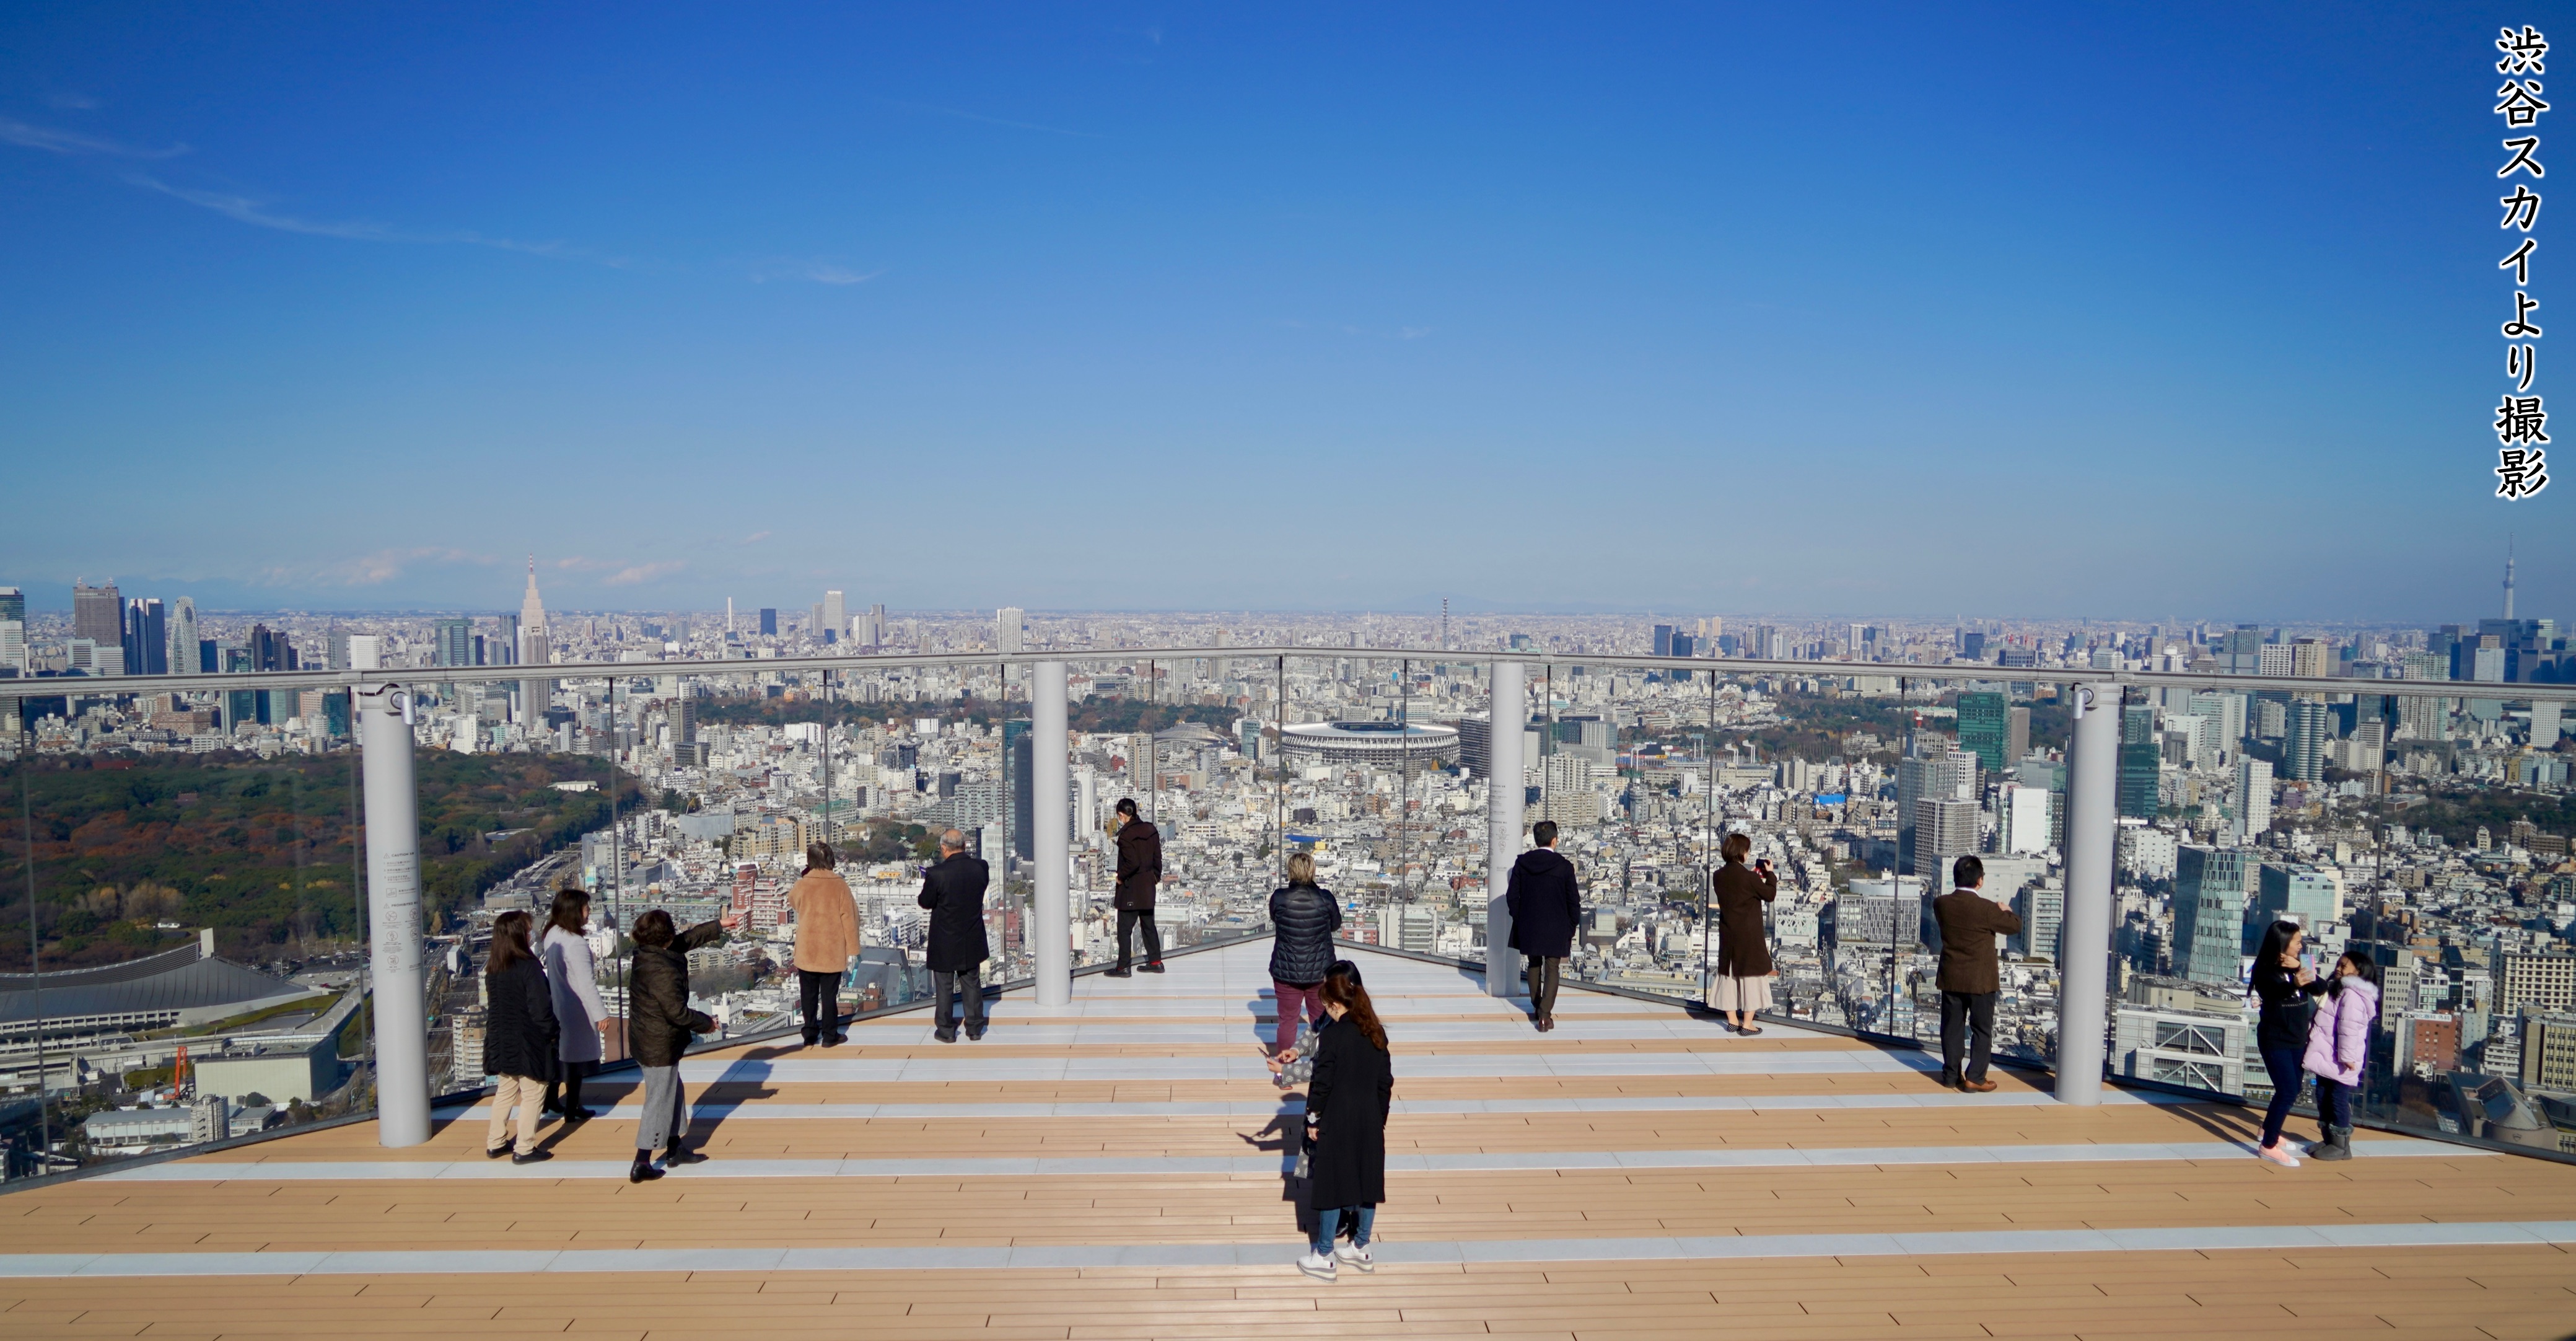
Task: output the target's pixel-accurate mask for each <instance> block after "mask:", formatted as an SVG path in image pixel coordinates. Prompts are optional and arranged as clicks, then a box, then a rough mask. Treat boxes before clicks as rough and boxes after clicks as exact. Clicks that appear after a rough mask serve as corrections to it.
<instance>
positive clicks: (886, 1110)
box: [437, 1090, 2205, 1122]
mask: <svg viewBox="0 0 2576 1341" xmlns="http://www.w3.org/2000/svg"><path fill="white" fill-rule="evenodd" d="M1292 1092H1293V1091H1292ZM2102 1102H2103V1103H2104V1104H2109V1105H2121V1104H2166V1105H2181V1104H2192V1103H2200V1102H2205V1101H2203V1100H2198V1099H2194V1098H2192V1097H2190V1096H2188V1095H2181V1094H2158V1093H2154V1092H2151V1091H2144V1090H2104V1091H2103V1092H2102ZM2056 1103H2057V1097H2056V1096H2055V1095H2053V1094H2050V1093H2048V1092H2046V1091H2031V1090H2011V1091H1998V1092H1996V1093H1993V1094H1961V1093H1959V1092H1958V1091H1956V1090H1921V1091H1908V1092H1905V1093H1898V1094H1705V1095H1690V1094H1684V1095H1641V1096H1624V1095H1622V1096H1596V1097H1587V1098H1572V1099H1398V1100H1396V1101H1395V1111H1396V1113H1397V1114H1398V1115H1405V1114H1413V1115H1419V1116H1452V1115H1457V1114H1467V1113H1759V1112H1792V1111H1800V1110H1811V1109H1843V1108H1852V1109H1878V1108H2039V1107H2053V1106H2055V1105H2056ZM599 1111H600V1114H601V1116H602V1117H605V1118H608V1119H611V1120H622V1121H627V1122H633V1121H635V1120H637V1119H638V1118H640V1117H642V1116H643V1109H642V1108H641V1107H639V1106H638V1105H635V1104H631V1103H624V1104H619V1105H617V1106H615V1107H613V1108H605V1109H601V1110H599ZM691 1111H692V1113H693V1114H694V1115H695V1118H696V1120H697V1121H699V1122H740V1121H754V1122H765V1121H777V1120H795V1121H851V1120H862V1121H863V1120H868V1119H920V1118H940V1119H955V1118H1157V1117H1227V1118H1246V1117H1268V1116H1270V1115H1272V1114H1276V1113H1301V1112H1304V1111H1305V1102H1304V1100H1302V1099H1286V1100H1283V1101H1281V1102H1278V1103H1272V1102H1269V1101H1266V1100H1251V1101H1245V1102H1240V1103H1219V1102H1173V1103H1053V1104H1049V1103H1018V1104H1014V1103H945V1104H943V1103H907V1104H865V1103H842V1104H793V1103H778V1102H774V1101H769V1100H763V1101H760V1102H757V1103H727V1102H717V1103H700V1104H695V1105H692V1107H691ZM491 1115H492V1108H491V1105H489V1104H479V1103H478V1104H475V1105H473V1106H471V1107H456V1108H442V1109H439V1110H438V1111H437V1117H438V1119H439V1120H440V1121H442V1122H444V1121H468V1122H470V1121H477V1120H488V1119H489V1118H490V1117H491Z"/></svg>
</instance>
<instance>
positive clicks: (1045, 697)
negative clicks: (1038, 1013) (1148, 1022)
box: [1029, 661, 1073, 1006]
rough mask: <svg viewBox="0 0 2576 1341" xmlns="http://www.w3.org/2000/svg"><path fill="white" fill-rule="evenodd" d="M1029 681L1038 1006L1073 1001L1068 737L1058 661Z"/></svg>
mask: <svg viewBox="0 0 2576 1341" xmlns="http://www.w3.org/2000/svg"><path fill="white" fill-rule="evenodd" d="M1033 669H1034V670H1035V671H1036V672H1037V673H1036V675H1034V676H1033V677H1031V679H1030V681H1029V758H1030V769H1031V772H1030V775H1029V813H1030V816H1031V818H1030V822H1031V823H1033V824H1035V825H1037V832H1036V833H1035V834H1033V835H1031V838H1032V840H1033V850H1034V852H1035V854H1036V860H1037V888H1036V900H1037V904H1036V906H1035V907H1034V908H1032V909H1030V923H1031V926H1032V928H1033V929H1032V931H1031V934H1030V936H1029V944H1030V946H1031V947H1032V948H1033V950H1034V957H1035V959H1036V961H1037V963H1036V972H1037V980H1038V981H1037V994H1038V1004H1039V1005H1040V1006H1069V1005H1072V1004H1073V945H1072V936H1073V930H1072V926H1073V918H1072V913H1071V910H1070V908H1069V907H1068V906H1067V903H1066V900H1067V899H1068V898H1069V897H1070V887H1071V884H1072V881H1071V880H1070V879H1069V878H1068V877H1069V876H1070V874H1071V872H1072V867H1073V854H1072V852H1071V850H1070V845H1069V843H1068V839H1069V838H1070V837H1071V833H1070V831H1069V829H1068V828H1067V821H1066V818H1065V807H1066V806H1067V805H1068V804H1069V803H1070V801H1071V793H1072V773H1071V765H1070V763H1069V762H1068V761H1069V759H1070V757H1071V753H1072V751H1071V746H1072V742H1071V741H1070V740H1069V739H1067V736H1066V732H1065V703H1064V693H1065V676H1064V663H1063V662H1061V661H1041V662H1039V663H1037V665H1036V666H1035V667H1033Z"/></svg>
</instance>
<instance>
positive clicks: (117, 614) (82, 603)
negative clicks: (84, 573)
mask: <svg viewBox="0 0 2576 1341" xmlns="http://www.w3.org/2000/svg"><path fill="white" fill-rule="evenodd" d="M72 636H73V637H75V638H87V639H89V640H90V641H91V642H93V643H96V644H97V645H99V646H100V647H119V648H121V647H123V646H125V598H124V597H123V596H122V595H120V594H119V593H118V592H117V590H116V584H115V583H114V582H110V583H108V584H107V585H106V586H103V587H93V586H90V585H89V584H87V583H84V582H74V583H73V584H72Z"/></svg>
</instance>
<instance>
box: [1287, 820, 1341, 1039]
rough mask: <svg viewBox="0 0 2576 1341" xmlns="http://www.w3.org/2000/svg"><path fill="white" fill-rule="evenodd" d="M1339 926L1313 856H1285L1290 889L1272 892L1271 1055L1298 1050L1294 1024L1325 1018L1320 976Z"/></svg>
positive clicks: (1337, 908) (1336, 905) (1328, 963)
mask: <svg viewBox="0 0 2576 1341" xmlns="http://www.w3.org/2000/svg"><path fill="white" fill-rule="evenodd" d="M1341 929H1342V905H1341V904H1340V902H1339V901H1337V900H1335V899H1334V898H1333V892H1332V891H1331V890H1329V889H1324V888H1322V887H1320V886H1318V885H1317V884H1316V883H1315V857H1314V854H1312V853H1308V852H1291V853H1289V854H1288V887H1287V888H1285V889H1275V890H1272V891H1271V892H1270V985H1271V988H1272V989H1273V990H1272V993H1271V994H1272V995H1273V996H1274V997H1276V998H1277V999H1278V1002H1279V1034H1278V1037H1277V1039H1276V1040H1275V1041H1274V1042H1273V1043H1272V1044H1271V1049H1270V1051H1271V1055H1272V1056H1273V1057H1274V1058H1276V1059H1279V1060H1282V1061H1285V1060H1286V1059H1287V1058H1289V1057H1290V1056H1293V1055H1294V1054H1295V1052H1296V1049H1297V1026H1298V1024H1299V1023H1301V1022H1303V1021H1306V1020H1320V1019H1322V1018H1323V1017H1324V998H1323V996H1322V989H1323V986H1324V974H1325V973H1326V972H1327V971H1328V970H1330V969H1331V968H1332V966H1333V933H1334V932H1336V931H1339V930H1341Z"/></svg>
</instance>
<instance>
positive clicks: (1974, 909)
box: [1932, 857, 2021, 1094]
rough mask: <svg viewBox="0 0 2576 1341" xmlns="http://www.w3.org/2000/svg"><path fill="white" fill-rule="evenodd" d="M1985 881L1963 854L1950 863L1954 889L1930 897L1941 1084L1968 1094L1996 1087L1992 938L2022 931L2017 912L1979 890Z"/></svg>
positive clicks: (1999, 975) (1996, 983)
mask: <svg viewBox="0 0 2576 1341" xmlns="http://www.w3.org/2000/svg"><path fill="white" fill-rule="evenodd" d="M1985 883H1986V864H1985V863H1984V862H1982V861H1979V860H1977V859H1976V858H1975V857H1961V858H1959V860H1958V861H1956V862H1954V863H1952V864H1951V867H1950V884H1951V885H1952V889H1951V890H1950V892H1949V893H1947V894H1944V895H1942V896H1941V897H1939V898H1937V899H1934V900H1933V901H1932V919H1933V921H1934V922H1935V923H1937V924H1938V925H1939V926H1940V928H1941V969H1940V973H1939V975H1938V977H1937V979H1936V981H1937V982H1938V983H1939V984H1940V987H1941V1084H1942V1085H1943V1086H1944V1087H1945V1088H1946V1087H1948V1086H1951V1085H1956V1086H1958V1087H1959V1088H1960V1089H1963V1090H1966V1091H1968V1092H1969V1093H1971V1094H1985V1093H1989V1092H1991V1091H1992V1090H1993V1089H1994V1088H1995V1082H1993V1081H1991V1080H1988V1079H1986V1063H1987V1060H1988V1059H1989V1058H1990V1057H1991V1056H1992V1055H1993V1053H1994V1046H1995V994H1996V993H1997V992H1999V991H2001V990H2003V966H2002V965H2001V964H1999V963H1997V962H1996V960H1995V937H1996V936H1998V935H2004V936H2009V935H2012V934H2013V933H2015V932H2017V931H2020V930H2021V917H2020V915H2019V914H2017V913H2015V912H2014V911H2013V910H2012V909H2010V908H2006V907H2004V906H2003V905H2001V904H1997V903H1989V902H1987V901H1986V900H1985V898H1984V897H1983V896H1981V895H1979V894H1978V893H1977V890H1978V888H1979V887H1980V886H1982V885H1984V884H1985ZM1971 1034H1973V1035H1974V1039H1973V1042H1972V1041H1971V1039H1970V1038H1969V1035H1971ZM1963 1052H1964V1059H1963V1056H1962V1054H1963Z"/></svg>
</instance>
